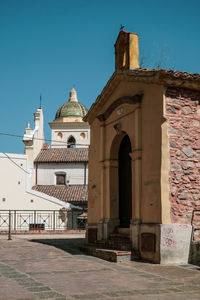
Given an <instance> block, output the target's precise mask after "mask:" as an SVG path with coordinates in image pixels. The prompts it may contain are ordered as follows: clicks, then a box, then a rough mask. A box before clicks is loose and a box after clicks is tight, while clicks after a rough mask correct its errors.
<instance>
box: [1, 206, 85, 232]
mask: <svg viewBox="0 0 200 300" xmlns="http://www.w3.org/2000/svg"><path fill="white" fill-rule="evenodd" d="M79 214H80V213H77V212H76V211H67V210H0V232H2V231H6V232H7V231H12V232H16V231H35V230H38V231H44V230H45V231H46V230H47V231H48V230H53V231H56V230H70V229H84V228H85V225H86V220H87V219H81V220H79V219H78V215H79Z"/></svg>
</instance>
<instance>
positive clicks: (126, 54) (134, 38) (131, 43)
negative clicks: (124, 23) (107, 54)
mask: <svg viewBox="0 0 200 300" xmlns="http://www.w3.org/2000/svg"><path fill="white" fill-rule="evenodd" d="M139 67H140V66H139V43H138V35H137V33H132V32H128V31H124V30H122V31H120V33H119V35H118V37H117V41H116V43H115V70H116V71H118V70H130V69H136V68H139Z"/></svg>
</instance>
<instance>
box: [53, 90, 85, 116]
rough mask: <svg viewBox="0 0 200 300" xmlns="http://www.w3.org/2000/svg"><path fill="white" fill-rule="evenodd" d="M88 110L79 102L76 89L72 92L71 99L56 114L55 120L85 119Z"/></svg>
mask: <svg viewBox="0 0 200 300" xmlns="http://www.w3.org/2000/svg"><path fill="white" fill-rule="evenodd" d="M87 112H88V110H87V108H86V107H85V105H83V104H82V103H80V102H78V99H77V94H76V91H75V89H74V88H72V89H71V91H70V97H69V100H68V101H67V102H65V103H64V104H63V105H61V106H60V108H59V109H58V110H57V112H56V116H55V119H58V118H68V117H81V118H83V117H85V115H86V114H87Z"/></svg>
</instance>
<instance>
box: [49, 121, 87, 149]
mask: <svg viewBox="0 0 200 300" xmlns="http://www.w3.org/2000/svg"><path fill="white" fill-rule="evenodd" d="M50 126H51V129H52V130H51V139H52V142H51V147H52V148H66V147H67V142H68V139H69V138H70V137H71V136H73V137H74V138H75V140H76V144H77V147H78V148H85V147H88V146H89V144H90V127H89V125H88V124H87V123H85V122H77V123H75V122H74V123H63V124H56V123H50ZM60 133H62V138H60V137H59V134H60ZM83 133H84V134H85V138H83V137H82V134H83ZM65 143H66V144H65Z"/></svg>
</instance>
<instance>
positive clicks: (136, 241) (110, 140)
mask: <svg viewBox="0 0 200 300" xmlns="http://www.w3.org/2000/svg"><path fill="white" fill-rule="evenodd" d="M84 120H85V121H87V122H89V124H90V128H91V145H90V151H89V180H88V193H89V194H88V224H87V234H86V239H87V243H88V244H95V243H96V242H98V241H106V240H109V237H110V235H111V234H113V233H117V232H118V233H121V234H123V233H124V234H126V235H128V236H129V238H130V240H131V243H132V248H133V249H135V250H136V251H138V252H139V255H140V257H141V258H142V259H145V260H148V261H152V262H155V263H186V262H188V257H189V251H190V241H191V237H192V225H191V222H192V220H193V219H194V218H193V215H194V212H195V210H196V209H200V201H199V200H200V75H199V74H189V73H187V72H178V71H170V70H169V71H168V70H155V69H143V68H140V67H139V46H138V35H137V34H134V33H131V32H127V31H120V33H119V35H118V38H117V41H116V44H115V72H114V74H113V75H112V76H111V78H110V80H109V81H108V83H107V85H106V86H105V87H104V89H103V91H102V93H101V94H100V95H99V96H98V98H97V100H96V102H95V103H94V104H93V106H92V107H91V109H90V110H89V112H88V114H87V116H86V117H85V118H84Z"/></svg>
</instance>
